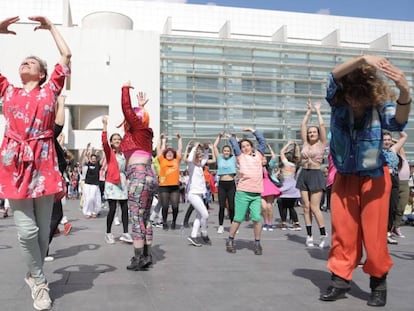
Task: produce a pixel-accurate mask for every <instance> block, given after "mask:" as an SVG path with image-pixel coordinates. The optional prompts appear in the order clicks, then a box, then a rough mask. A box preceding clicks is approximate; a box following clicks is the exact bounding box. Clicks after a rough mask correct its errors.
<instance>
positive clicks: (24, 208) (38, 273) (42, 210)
mask: <svg viewBox="0 0 414 311" xmlns="http://www.w3.org/2000/svg"><path fill="white" fill-rule="evenodd" d="M54 199H55V196H54V195H48V196H44V197H40V198H36V199H23V200H9V201H10V208H11V209H13V218H14V223H15V224H16V228H17V236H18V240H19V243H20V248H21V250H22V253H23V259H24V261H25V263H26V265H27V267H28V269H29V273H30V274H31V276H32V277H33V278H34V279H35V282H36V284H41V283H44V282H45V281H46V277H45V275H44V273H43V262H44V259H45V256H46V252H47V249H48V246H49V232H50V219H51V217H52V210H53V201H54Z"/></svg>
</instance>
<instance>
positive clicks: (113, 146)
mask: <svg viewBox="0 0 414 311" xmlns="http://www.w3.org/2000/svg"><path fill="white" fill-rule="evenodd" d="M102 124H103V130H102V146H103V151H104V153H105V158H106V163H107V171H106V179H105V186H104V187H105V190H104V192H105V198H106V199H107V200H108V206H109V212H108V215H107V217H106V234H105V241H106V243H108V244H114V243H115V239H114V236H113V234H112V233H111V230H112V223H113V221H114V217H115V213H116V207H117V204H118V203H119V206H120V207H121V212H122V216H121V218H122V229H123V233H122V235H121V237H120V238H119V239H120V240H121V241H124V242H126V243H132V242H133V241H132V237H131V235H130V234H129V233H128V190H127V180H126V171H125V168H126V159H125V156H124V154H123V153H122V152H121V148H120V147H121V142H122V137H121V135H119V134H118V133H114V134H112V135H111V137H110V138H109V143H110V145H109V143H108V117H107V116H104V117H102Z"/></svg>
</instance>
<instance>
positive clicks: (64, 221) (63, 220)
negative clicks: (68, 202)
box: [60, 216, 68, 225]
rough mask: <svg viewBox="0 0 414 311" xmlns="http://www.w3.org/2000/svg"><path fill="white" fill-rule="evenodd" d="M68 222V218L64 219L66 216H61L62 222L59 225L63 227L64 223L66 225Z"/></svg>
mask: <svg viewBox="0 0 414 311" xmlns="http://www.w3.org/2000/svg"><path fill="white" fill-rule="evenodd" d="M67 222H68V218H67V217H66V216H63V217H62V220H61V221H60V224H61V225H64V224H65V223H67Z"/></svg>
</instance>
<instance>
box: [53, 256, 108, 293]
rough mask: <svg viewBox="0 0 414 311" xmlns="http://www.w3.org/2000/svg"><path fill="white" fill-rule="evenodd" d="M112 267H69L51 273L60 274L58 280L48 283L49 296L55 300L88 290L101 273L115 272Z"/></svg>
mask: <svg viewBox="0 0 414 311" xmlns="http://www.w3.org/2000/svg"><path fill="white" fill-rule="evenodd" d="M115 270H116V268H115V267H114V266H110V265H107V264H96V265H82V264H79V265H70V266H66V267H63V268H60V269H57V270H55V271H53V273H56V274H61V275H62V277H61V279H60V280H57V281H55V282H52V283H50V291H51V296H52V297H53V298H54V299H56V298H60V297H62V296H63V295H66V294H69V293H73V292H78V291H84V290H88V289H90V288H92V287H93V284H94V281H95V280H96V279H97V278H98V277H99V275H100V274H102V273H108V272H113V271H115Z"/></svg>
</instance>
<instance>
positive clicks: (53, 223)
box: [46, 200, 63, 256]
mask: <svg viewBox="0 0 414 311" xmlns="http://www.w3.org/2000/svg"><path fill="white" fill-rule="evenodd" d="M62 217H63V210H62V201H61V200H59V201H57V202H55V203H53V210H52V218H51V219H50V233H49V245H50V243H51V242H52V240H53V236H54V235H55V231H56V229H57V227H58V226H59V224H60V221H61V220H62ZM48 255H49V249H48V250H47V254H46V256H48Z"/></svg>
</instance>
